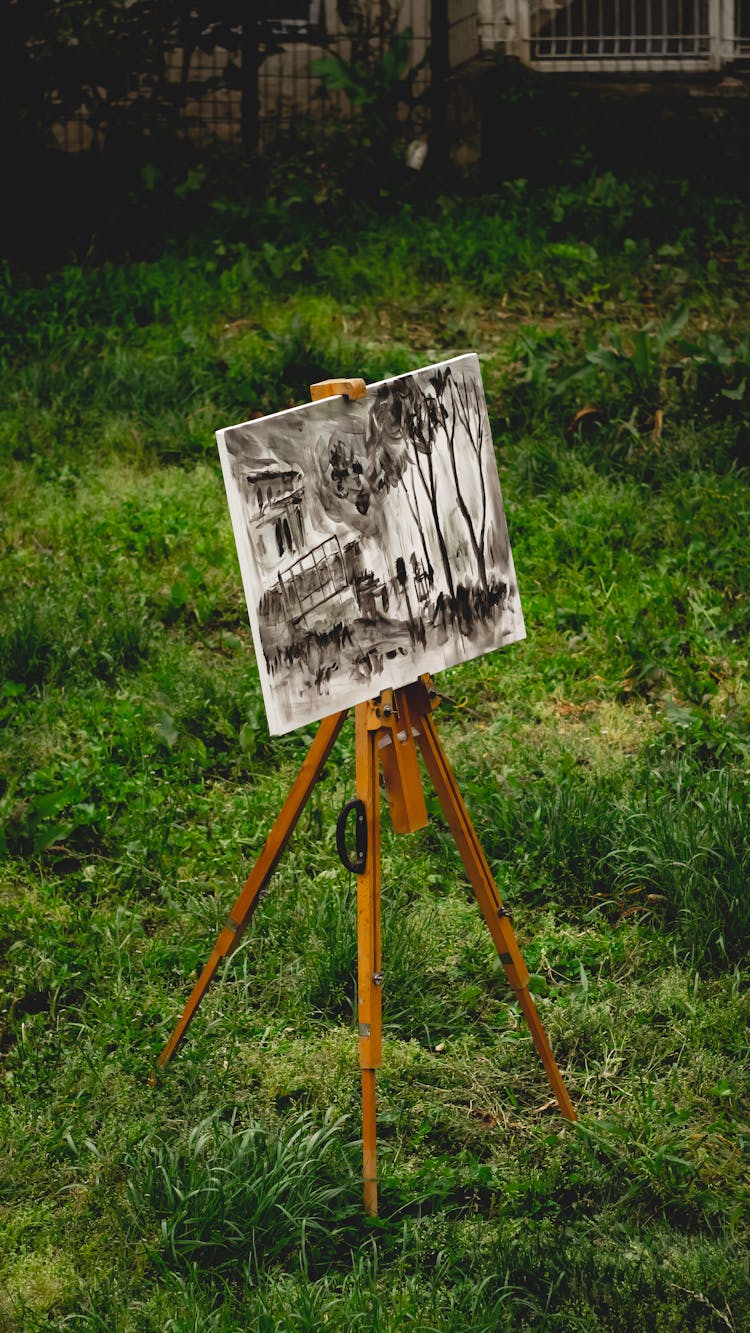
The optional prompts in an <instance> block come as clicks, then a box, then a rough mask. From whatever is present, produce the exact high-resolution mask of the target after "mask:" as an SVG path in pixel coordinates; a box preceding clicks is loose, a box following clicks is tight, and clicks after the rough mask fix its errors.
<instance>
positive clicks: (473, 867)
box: [418, 712, 576, 1120]
mask: <svg viewBox="0 0 750 1333" xmlns="http://www.w3.org/2000/svg"><path fill="white" fill-rule="evenodd" d="M418 740H419V746H420V749H421V751H422V754H423V756H424V761H425V764H426V765H427V771H428V772H429V774H430V777H431V779H432V782H433V785H434V787H435V791H436V793H437V797H438V800H439V801H440V804H441V806H442V808H443V811H444V813H445V817H446V819H447V820H448V824H449V825H450V829H451V832H452V833H453V837H454V838H455V841H456V846H457V847H458V850H459V852H460V854H461V859H462V861H463V863H464V866H465V868H466V873H467V874H468V876H469V879H470V881H471V885H472V888H473V889H474V893H475V895H476V899H477V902H478V903H479V907H480V909H481V912H482V915H483V917H484V919H485V921H486V923H487V925H488V927H489V931H490V934H491V936H492V939H493V942H494V944H495V948H496V949H497V952H498V956H499V958H500V962H501V963H502V964H503V967H504V969H505V975H506V977H507V979H508V984H509V985H510V987H511V989H512V990H513V991H514V992H515V994H516V995H517V997H518V1002H519V1004H520V1006H521V1010H522V1012H523V1015H524V1018H525V1019H526V1022H527V1024H528V1027H529V1031H530V1033H531V1036H532V1039H533V1042H534V1045H535V1046H536V1049H537V1052H538V1054H539V1058H540V1059H541V1061H542V1064H543V1066H544V1069H545V1072H546V1074H547V1078H548V1079H549V1082H550V1086H551V1088H552V1091H553V1092H554V1094H555V1099H556V1101H557V1104H558V1106H559V1108H560V1111H561V1112H562V1114H563V1115H564V1116H565V1117H566V1118H567V1119H568V1120H575V1119H576V1113H575V1110H574V1108H573V1103H572V1102H571V1100H570V1097H569V1096H568V1091H567V1089H566V1087H565V1084H564V1083H563V1080H562V1076H561V1074H560V1070H559V1069H558V1067H557V1064H556V1062H555V1057H554V1055H553V1054H552V1048H551V1046H550V1044H549V1039H548V1037H547V1034H546V1032H545V1031H544V1028H543V1026H542V1021H541V1019H540V1017H539V1014H538V1012H537V1008H536V1005H535V1004H534V1000H533V998H532V995H531V992H530V991H529V988H528V986H529V973H528V969H527V967H526V964H525V963H524V961H523V958H522V956H521V951H520V949H519V947H518V941H517V939H516V936H515V933H514V930H513V927H512V925H511V922H510V917H509V916H508V913H507V912H506V911H505V909H504V907H503V904H502V901H501V899H500V895H499V893H498V891H497V886H496V884H495V881H494V879H493V877H492V872H491V870H490V868H489V865H488V864H487V858H486V857H485V855H484V852H483V851H482V846H481V843H480V841H479V839H478V837H477V835H476V832H475V829H474V826H473V824H472V822H471V819H470V818H469V813H468V811H467V809H466V806H465V805H464V801H463V797H462V796H461V792H460V791H459V788H458V784H457V782H456V779H455V776H454V773H453V770H452V769H451V766H450V764H449V762H448V756H447V755H446V753H445V751H444V749H443V747H442V744H441V741H440V737H439V736H438V733H437V729H436V727H435V723H434V722H433V720H432V716H431V714H430V713H429V712H424V713H423V714H422V716H421V717H420V720H419V736H418Z"/></svg>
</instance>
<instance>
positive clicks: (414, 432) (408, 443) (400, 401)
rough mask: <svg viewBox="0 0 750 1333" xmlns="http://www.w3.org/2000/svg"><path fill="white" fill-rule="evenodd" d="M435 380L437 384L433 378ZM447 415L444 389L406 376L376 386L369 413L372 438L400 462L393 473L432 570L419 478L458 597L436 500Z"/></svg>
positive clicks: (452, 592)
mask: <svg viewBox="0 0 750 1333" xmlns="http://www.w3.org/2000/svg"><path fill="white" fill-rule="evenodd" d="M432 383H433V386H434V383H435V382H434V380H433V381H432ZM446 413H447V409H446V407H445V404H444V402H443V395H442V392H441V393H440V394H438V393H437V392H436V393H435V394H431V393H426V392H425V391H424V390H423V389H422V388H421V386H420V385H419V383H418V382H417V380H416V378H415V377H414V376H413V375H404V376H402V377H401V378H400V379H397V380H392V381H391V382H390V383H388V384H383V385H381V387H380V388H379V389H378V391H377V396H376V400H375V402H374V404H373V406H372V409H371V412H370V422H369V434H370V438H371V439H373V440H374V441H377V442H378V448H379V449H380V450H384V451H385V452H386V453H387V455H388V456H389V457H390V458H392V459H393V460H394V461H395V460H398V469H397V470H394V472H393V475H394V477H397V478H398V481H399V482H400V484H401V485H402V487H403V490H404V495H405V497H406V501H407V504H408V506H409V511H410V513H411V515H412V518H413V519H414V522H415V524H416V525H417V529H418V531H419V534H420V538H421V541H422V546H423V549H424V552H425V558H426V560H427V564H428V567H429V568H431V561H430V557H429V547H428V544H427V540H426V534H425V532H424V527H423V523H422V513H421V506H420V503H419V499H418V492H417V487H416V481H415V474H416V477H418V478H419V481H420V483H421V489H422V492H423V493H424V496H425V499H426V500H427V504H428V507H429V510H430V514H431V515H432V522H433V526H434V529H435V539H436V541H437V545H438V550H439V552H440V560H441V564H442V566H443V573H444V574H445V581H446V584H447V587H448V591H449V593H450V595H451V597H454V596H455V591H456V590H455V585H454V581H453V571H452V569H451V564H450V558H449V555H448V547H447V544H446V541H445V535H444V533H443V527H442V520H441V514H440V504H439V500H438V480H439V475H440V472H439V468H436V466H435V462H436V459H435V448H436V445H437V442H438V439H439V437H440V434H441V432H443V431H444V430H445V419H446ZM409 465H411V466H409ZM412 469H414V471H412Z"/></svg>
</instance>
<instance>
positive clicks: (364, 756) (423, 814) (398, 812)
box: [159, 380, 576, 1216]
mask: <svg viewBox="0 0 750 1333" xmlns="http://www.w3.org/2000/svg"><path fill="white" fill-rule="evenodd" d="M344 386H346V387H344ZM360 386H361V388H360ZM364 390H365V386H364V381H362V380H354V381H352V380H328V381H325V382H324V383H323V384H321V385H312V386H311V393H312V395H313V398H314V399H319V398H324V397H331V396H333V395H334V394H338V393H345V394H347V395H348V396H349V395H350V396H352V397H361V396H362V394H363V393H364ZM438 702H439V699H438V695H437V693H436V691H435V690H433V688H432V685H431V682H430V680H429V678H428V677H422V678H421V679H420V680H419V681H417V682H415V683H414V684H412V685H409V686H407V687H406V688H403V689H397V690H384V691H382V693H381V694H380V695H379V697H378V698H377V699H374V700H370V701H369V702H367V703H362V704H357V705H356V707H355V709H354V718H355V770H356V774H355V776H356V784H355V785H356V797H355V799H354V800H353V801H350V802H348V803H347V805H345V806H344V809H343V810H342V812H341V814H340V816H339V820H338V823H337V829H336V841H337V845H338V849H339V855H340V856H341V859H342V861H343V862H344V865H345V866H346V867H347V869H349V870H351V871H352V872H354V873H356V875H357V1007H358V1014H357V1017H358V1024H359V1063H360V1069H361V1073H362V1146H363V1180H364V1202H365V1210H366V1211H367V1212H368V1213H369V1214H371V1215H372V1216H375V1215H376V1214H377V1210H378V1191H377V1146H376V1112H375V1073H376V1070H377V1069H379V1068H380V1066H381V1064H382V986H383V970H382V959H381V936H380V782H379V778H380V772H381V770H382V776H383V783H384V789H385V794H386V798H387V800H388V804H389V806H390V814H391V822H392V824H393V830H394V832H395V833H412V832H414V831H415V830H416V829H420V828H424V827H425V826H426V824H427V823H428V817H427V807H426V805H425V798H424V791H423V787H422V780H421V775H420V771H419V761H418V758H417V745H418V746H419V749H420V751H421V753H422V758H423V760H424V763H425V767H426V768H427V772H428V773H429V775H430V778H431V780H432V784H433V786H434V788H435V792H436V794H437V797H438V800H439V801H440V804H441V806H442V809H443V812H444V814H445V818H446V820H447V821H448V825H449V827H450V830H451V833H452V834H453V837H454V839H455V843H456V846H457V848H458V850H459V852H460V855H461V859H462V861H463V863H464V866H465V868H466V873H467V875H468V877H469V880H470V882H471V885H472V888H473V890H474V893H475V895H476V899H477V902H478V903H479V907H480V909H481V912H482V915H483V917H484V919H485V921H486V923H487V926H488V927H489V931H490V934H491V936H492V939H493V942H494V945H495V948H496V949H497V952H498V956H499V958H500V962H501V963H502V965H503V968H504V970H505V975H506V977H507V979H508V984H509V986H510V988H511V990H512V991H513V992H514V993H515V995H516V998H517V999H518V1003H519V1005H520V1007H521V1010H522V1011H523V1015H524V1017H525V1019H526V1022H527V1024H528V1027H529V1030H530V1032H531V1036H532V1038H533V1041H534V1045H535V1046H536V1049H537V1051H538V1053H539V1056H540V1058H541V1061H542V1064H543V1065H544V1068H545V1070H546V1073H547V1078H548V1079H549V1082H550V1085H551V1087H552V1091H553V1092H554V1094H555V1099H556V1101H557V1104H558V1107H559V1108H560V1111H561V1112H562V1114H563V1115H564V1116H566V1117H567V1119H568V1120H575V1118H576V1114H575V1111H574V1109H573V1105H572V1103H571V1100H570V1097H569V1096H568V1093H567V1090H566V1088H565V1084H564V1083H563V1081H562V1078H561V1076H560V1071H559V1069H558V1068H557V1065H556V1063H555V1059H554V1056H553V1054H552V1050H551V1047H550V1044H549V1040H548V1038H547V1034H546V1033H545V1031H544V1028H543V1027H542V1023H541V1020H540V1018H539V1014H538V1013H537V1009H536V1005H535V1004H534V1001H533V998H532V996H531V993H530V991H529V973H528V970H527V968H526V964H525V963H524V961H523V958H522V957H521V952H520V949H519V947H518V941H517V940H516V936H515V933H514V931H513V926H512V922H511V918H510V914H509V912H508V911H507V910H506V909H505V908H504V907H503V904H502V901H501V899H500V895H499V894H498V891H497V887H496V885H495V881H494V879H493V878H492V873H491V871H490V868H489V865H488V864H487V860H486V857H485V855H484V852H483V851H482V848H481V845H480V842H479V839H478V837H477V835H476V832H475V831H474V827H473V825H472V823H471V820H470V818H469V814H468V811H467V809H466V806H465V805H464V802H463V798H462V796H461V793H460V791H459V789H458V785H457V783H456V779H455V777H454V774H453V771H452V769H451V766H450V764H449V762H448V758H447V755H446V753H445V751H444V749H443V747H442V744H441V742H440V738H439V736H438V733H437V728H436V726H435V722H434V720H433V716H432V714H433V711H434V709H435V707H436V706H437V704H438ZM347 712H348V710H344V711H343V712H340V713H335V714H332V716H331V717H327V718H325V719H324V721H323V722H321V724H320V726H319V728H318V731H317V734H316V736H315V739H314V740H313V742H312V745H311V746H310V749H309V751H308V753H307V756H306V757H305V759H304V761H303V763H302V767H301V769H300V771H299V773H298V775H297V778H296V779H295V781H294V783H293V785H292V788H291V791H290V792H289V795H288V796H287V799H286V801H285V802H284V805H283V806H282V808H281V811H280V812H279V814H278V816H277V818H276V820H275V822H274V824H273V827H272V828H271V831H270V833H269V835H268V838H267V840H266V843H265V845H264V847H263V850H262V851H261V853H260V856H259V857H258V860H257V861H256V863H255V865H254V866H253V869H252V871H251V873H250V875H249V877H248V879H247V880H246V882H245V884H244V886H243V888H242V891H241V893H240V895H239V897H238V898H237V901H236V902H235V904H234V906H233V907H232V910H231V912H230V913H229V916H228V917H227V920H226V922H225V924H224V927H223V929H222V931H221V933H220V935H219V937H218V939H217V941H216V944H215V945H214V948H213V952H212V953H211V956H210V958H209V960H208V962H207V963H206V965H205V967H204V968H203V971H202V973H201V975H200V977H199V979H198V981H197V982H196V984H195V986H194V987H193V991H192V994H191V995H190V998H189V1000H188V1002H187V1004H186V1005H185V1008H184V1009H183V1011H182V1015H181V1017H180V1019H179V1022H178V1023H177V1026H176V1027H175V1030H174V1032H173V1033H172V1036H171V1037H170V1039H169V1041H168V1042H167V1044H166V1046H165V1047H164V1050H163V1051H162V1053H161V1055H160V1056H159V1065H161V1066H162V1067H163V1066H164V1065H166V1064H168V1063H169V1061H170V1060H171V1058H172V1056H173V1055H174V1053H175V1051H176V1049H177V1046H178V1045H179V1043H180V1041H181V1040H182V1038H183V1036H184V1035H185V1033H186V1031H187V1029H188V1027H189V1025H190V1023H191V1021H192V1019H193V1018H194V1016H195V1013H196V1010H197V1009H198V1006H199V1004H200V1002H201V1000H202V999H203V996H204V995H205V993H206V991H207V990H208V987H209V985H210V984H211V981H212V980H213V977H214V975H215V973H216V971H217V968H218V966H219V964H220V962H221V960H222V959H223V958H228V957H229V956H230V955H231V954H232V953H233V952H234V950H235V949H236V948H237V946H238V944H239V942H240V940H241V939H242V936H243V934H244V933H245V930H246V929H247V926H248V924H249V923H250V921H251V919H252V916H253V913H254V911H255V909H256V907H257V906H258V903H259V901H260V897H261V894H262V893H263V890H264V889H265V888H266V886H267V884H268V882H269V880H270V878H271V876H272V875H273V872H274V870H275V869H276V867H277V865H278V864H279V861H280V860H281V857H282V855H283V853H284V850H285V848H286V846H287V844H288V842H289V840H290V838H291V836H292V833H293V832H294V829H295V826H296V824H297V821H298V820H299V817H300V815H301V814H302V811H303V810H304V807H305V805H306V803H307V801H308V799H309V797H310V794H311V792H312V790H313V787H314V786H315V784H316V782H318V781H319V780H320V778H321V776H322V772H323V767H324V765H325V763H326V760H327V759H328V757H329V755H330V753H331V750H332V749H333V746H334V744H335V742H336V739H337V737H338V735H339V733H340V731H341V728H342V727H343V725H344V721H345V719H346V716H347ZM351 814H354V816H355V846H356V852H355V855H354V856H351V854H350V852H349V850H348V848H347V821H348V818H349V816H350V815H351Z"/></svg>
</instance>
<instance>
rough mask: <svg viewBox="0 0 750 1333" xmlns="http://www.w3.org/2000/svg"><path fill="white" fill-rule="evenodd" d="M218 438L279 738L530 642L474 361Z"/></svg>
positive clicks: (267, 700)
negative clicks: (460, 665) (394, 690)
mask: <svg viewBox="0 0 750 1333" xmlns="http://www.w3.org/2000/svg"><path fill="white" fill-rule="evenodd" d="M217 440H218V444H219V453H220V456H221V464H222V470H223V473H224V481H225V483H226V488H227V495H228V498H229V508H230V512H231V517H232V525H233V528H234V534H235V539H236V542H237V550H238V554H239V560H240V568H241V571H242V579H243V584H244V588H245V595H246V597H247V603H248V608H249V612H250V623H251V625H252V629H253V637H254V641H255V647H256V653H257V658H258V666H259V669H260V677H261V683H262V687H263V696H264V699H265V704H266V712H267V714H268V722H269V727H270V729H271V731H272V732H273V733H276V734H278V733H280V732H284V731H289V730H291V729H292V728H293V727H297V726H301V725H302V724H303V723H306V722H311V721H314V720H316V719H319V718H322V717H325V716H327V715H328V714H329V713H334V712H338V711H339V710H340V709H342V708H348V707H350V706H351V705H353V704H356V703H361V702H362V701H363V700H366V699H370V698H374V697H375V696H376V695H377V694H379V693H380V691H381V690H382V689H385V688H389V687H390V688H397V687H398V686H400V685H408V684H410V683H411V682H412V681H413V680H416V679H417V678H418V677H419V676H420V675H422V674H424V673H425V672H429V673H431V674H432V673H434V672H436V671H440V670H441V669H442V668H444V667H450V666H454V665H455V664H456V663H458V662H465V661H466V660H467V659H469V658H472V657H477V656H478V655H479V654H480V653H486V652H490V651H491V650H493V649H495V648H499V647H501V646H503V645H504V644H507V643H512V642H514V641H515V640H517V639H522V638H523V637H524V625H523V616H522V613H521V604H520V601H519V596H518V588H517V585H516V578H515V572H514V568H513V559H512V556H511V551H510V544H509V541H508V530H507V526H506V522H505V514H504V512H503V502H502V497H501V494H500V483H499V480H498V475H497V467H496V464H495V457H494V451H493V446H492V437H491V434H490V426H489V420H488V417H487V407H486V404H485V399H484V391H483V389H482V379H481V374H480V369H479V361H478V359H477V357H476V356H475V355H473V354H470V355H468V356H460V357H456V358H455V359H453V360H450V361H445V362H442V363H441V364H439V365H435V366H428V367H427V368H425V369H422V370H417V371H415V372H414V373H413V374H408V375H399V376H397V377H395V378H394V379H389V380H384V381H383V382H382V383H380V384H372V385H369V386H368V389H367V396H366V397H365V398H361V399H358V400H351V401H350V400H349V399H347V398H342V397H337V398H328V399H325V400H323V401H322V402H317V403H307V404H305V405H304V406H302V407H294V408H291V409H289V410H288V411H286V412H278V413H275V414H274V415H273V416H268V417H262V418H261V419H259V420H256V421H248V422H245V423H244V424H243V425H239V426H232V427H229V428H228V429H226V430H221V431H217Z"/></svg>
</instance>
